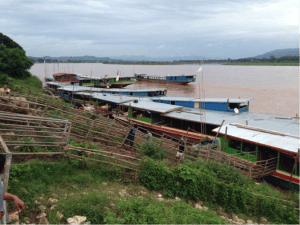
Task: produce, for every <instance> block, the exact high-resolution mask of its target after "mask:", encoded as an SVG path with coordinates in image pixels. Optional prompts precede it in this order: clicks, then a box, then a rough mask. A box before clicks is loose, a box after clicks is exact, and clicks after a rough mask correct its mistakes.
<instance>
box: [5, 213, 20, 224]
mask: <svg viewBox="0 0 300 225" xmlns="http://www.w3.org/2000/svg"><path fill="white" fill-rule="evenodd" d="M8 219H11V221H12V223H14V224H19V212H18V211H15V212H12V213H9V214H8Z"/></svg>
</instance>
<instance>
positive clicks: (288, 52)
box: [251, 48, 299, 59]
mask: <svg viewBox="0 0 300 225" xmlns="http://www.w3.org/2000/svg"><path fill="white" fill-rule="evenodd" d="M271 56H274V57H275V58H280V57H283V56H299V48H287V49H277V50H274V51H271V52H267V53H265V54H262V55H258V56H255V57H253V58H257V59H263V58H270V57H271ZM251 58H252V57H251Z"/></svg>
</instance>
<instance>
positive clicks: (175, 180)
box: [139, 158, 299, 224]
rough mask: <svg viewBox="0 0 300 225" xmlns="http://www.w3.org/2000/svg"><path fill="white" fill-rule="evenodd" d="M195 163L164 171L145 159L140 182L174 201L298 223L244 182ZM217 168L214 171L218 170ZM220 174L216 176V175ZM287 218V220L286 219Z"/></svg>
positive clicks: (290, 212)
mask: <svg viewBox="0 0 300 225" xmlns="http://www.w3.org/2000/svg"><path fill="white" fill-rule="evenodd" d="M202 163H204V162H198V163H196V164H195V165H192V164H191V163H188V164H186V165H185V164H181V165H180V166H178V167H175V168H171V169H167V168H166V167H165V165H163V163H157V162H155V161H154V160H152V159H149V158H146V159H145V160H144V161H143V162H142V169H141V172H140V174H139V178H140V182H141V183H142V184H143V185H144V186H145V187H147V188H148V189H150V190H159V191H162V193H164V194H166V195H168V196H170V197H174V196H179V197H185V198H187V199H193V200H202V201H205V202H207V203H208V204H210V205H212V206H213V205H214V204H216V205H219V206H221V207H223V208H224V209H226V210H227V211H228V212H233V213H243V214H251V215H253V216H257V217H258V216H265V217H267V218H269V219H270V220H272V221H274V222H278V223H287V222H289V223H290V222H291V223H296V224H298V223H299V218H298V215H297V212H296V211H295V210H291V209H290V207H288V206H284V205H282V204H281V203H279V201H278V200H277V199H275V198H267V197H264V196H262V195H259V193H258V195H257V194H255V193H253V192H251V191H249V190H248V189H246V188H245V187H243V185H242V184H241V183H242V181H244V180H246V181H247V179H245V178H242V177H240V176H239V175H237V174H235V173H233V176H234V178H233V179H230V178H229V177H228V176H229V174H226V175H225V176H222V175H221V174H220V173H217V172H216V171H215V172H211V171H209V170H207V167H208V168H210V169H211V168H214V169H216V168H215V166H212V165H211V164H210V163H207V164H206V165H207V167H206V168H205V169H203V167H202V168H201V167H200V165H201V164H202ZM216 165H217V166H218V167H219V170H221V171H222V170H224V172H226V171H227V172H228V171H229V170H230V169H229V168H227V167H224V166H223V165H221V164H216ZM217 166H216V167H217ZM216 174H219V175H216ZM286 215H288V216H286Z"/></svg>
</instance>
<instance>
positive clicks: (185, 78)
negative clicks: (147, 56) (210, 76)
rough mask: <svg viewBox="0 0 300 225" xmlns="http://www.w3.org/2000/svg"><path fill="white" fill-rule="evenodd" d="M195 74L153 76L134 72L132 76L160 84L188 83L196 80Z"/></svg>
mask: <svg viewBox="0 0 300 225" xmlns="http://www.w3.org/2000/svg"><path fill="white" fill-rule="evenodd" d="M196 76H197V75H184V74H182V75H168V76H166V77H161V76H153V75H147V74H142V73H139V74H137V73H135V74H134V77H135V79H136V80H137V81H143V82H150V83H161V84H181V85H183V84H188V83H191V82H195V81H196Z"/></svg>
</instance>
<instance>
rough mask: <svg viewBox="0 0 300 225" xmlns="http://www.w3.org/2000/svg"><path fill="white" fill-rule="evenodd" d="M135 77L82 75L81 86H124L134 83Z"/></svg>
mask: <svg viewBox="0 0 300 225" xmlns="http://www.w3.org/2000/svg"><path fill="white" fill-rule="evenodd" d="M134 82H135V79H134V77H105V78H100V77H84V78H83V77H82V78H80V79H79V86H84V87H100V88H123V87H126V86H128V85H131V84H134Z"/></svg>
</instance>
